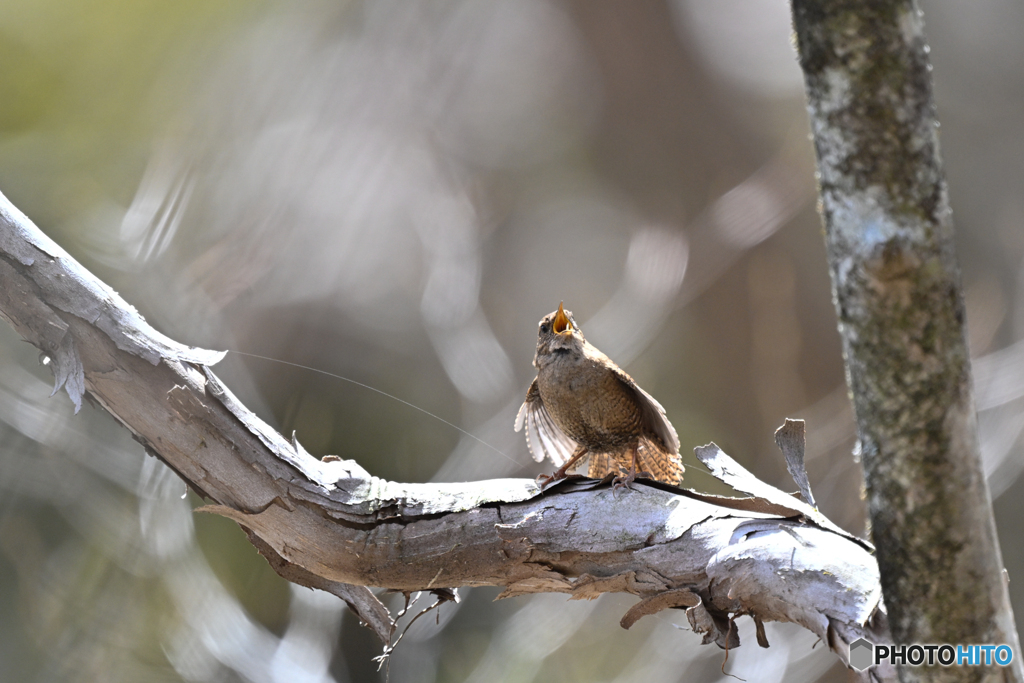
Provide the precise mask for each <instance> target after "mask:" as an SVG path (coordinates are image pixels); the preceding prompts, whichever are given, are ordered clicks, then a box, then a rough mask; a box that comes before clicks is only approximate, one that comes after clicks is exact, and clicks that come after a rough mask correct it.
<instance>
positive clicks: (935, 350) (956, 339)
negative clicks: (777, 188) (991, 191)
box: [793, 0, 1024, 681]
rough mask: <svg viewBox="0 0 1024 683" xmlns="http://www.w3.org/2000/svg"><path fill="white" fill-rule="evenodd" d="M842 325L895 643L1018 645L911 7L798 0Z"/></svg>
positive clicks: (922, 53)
mask: <svg viewBox="0 0 1024 683" xmlns="http://www.w3.org/2000/svg"><path fill="white" fill-rule="evenodd" d="M793 21H794V26H795V29H796V35H797V41H798V47H799V53H800V64H801V66H802V68H803V71H804V75H805V79H806V85H807V99H808V109H809V111H810V120H811V128H812V130H813V133H814V144H815V149H816V152H817V158H818V170H819V177H820V192H821V209H822V215H823V217H824V222H825V234H826V245H827V249H828V260H829V266H830V269H831V274H832V284H833V288H834V294H835V304H836V310H837V312H838V316H839V329H840V333H841V336H842V340H843V349H844V353H845V357H846V363H847V376H848V380H849V384H850V389H851V393H852V396H853V404H854V409H855V412H856V416H857V429H858V435H859V438H860V448H861V457H862V459H863V464H864V474H865V478H866V482H867V493H868V503H869V508H870V514H871V533H872V536H873V538H874V541H875V544H876V545H877V547H878V558H879V564H880V566H881V574H882V585H883V587H884V591H885V602H886V605H887V607H888V609H889V618H890V621H891V624H892V630H893V635H894V637H895V638H896V640H897V642H900V643H907V644H909V643H1006V644H1009V645H1011V647H1013V649H1014V665H1013V666H1012V667H1008V668H1006V669H996V668H993V669H986V670H982V669H981V668H970V667H951V668H947V669H942V668H940V667H934V668H933V669H932V670H928V669H923V668H916V667H906V668H905V669H904V670H902V671H901V672H900V675H901V679H902V680H919V679H922V680H923V679H927V680H982V679H985V680H1003V677H1004V676H1005V677H1006V679H1008V680H1017V681H1021V680H1024V668H1022V666H1021V651H1020V646H1019V643H1018V639H1017V633H1016V629H1015V627H1014V621H1013V614H1012V610H1011V608H1010V602H1009V596H1008V593H1007V590H1006V585H1005V582H1006V578H1005V576H1004V573H1003V563H1002V559H1001V557H1000V552H999V545H998V541H997V539H996V530H995V524H994V521H993V517H992V510H991V502H990V499H989V494H988V490H987V488H986V484H985V478H984V476H983V472H982V466H981V459H980V455H979V449H978V437H977V433H976V417H975V406H974V400H973V396H972V392H971V380H970V363H969V360H970V359H969V357H968V352H967V345H966V340H965V326H964V307H963V300H962V296H961V292H960V281H959V280H960V278H959V273H958V269H957V263H956V258H955V254H954V249H953V222H952V215H951V212H950V208H949V202H948V198H947V193H946V184H945V180H944V177H943V171H942V164H941V160H940V156H939V143H938V136H937V130H936V129H937V126H938V123H937V120H936V115H935V106H934V102H933V98H932V84H931V73H930V72H931V65H930V62H929V58H928V47H927V44H926V42H925V37H924V32H923V23H922V13H921V11H920V9H919V7H918V5H917V3H916V2H915V1H914V0H888V1H882V2H879V1H869V0H838V1H837V0H793Z"/></svg>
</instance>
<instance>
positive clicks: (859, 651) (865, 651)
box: [850, 638, 875, 671]
mask: <svg viewBox="0 0 1024 683" xmlns="http://www.w3.org/2000/svg"><path fill="white" fill-rule="evenodd" d="M874 658H875V644H874V643H872V642H871V641H870V640H868V639H867V638H858V639H857V640H855V641H853V642H852V643H850V666H852V667H853V668H854V669H856V670H857V671H863V670H864V669H866V668H868V667H869V666H871V664H872V662H873V661H874Z"/></svg>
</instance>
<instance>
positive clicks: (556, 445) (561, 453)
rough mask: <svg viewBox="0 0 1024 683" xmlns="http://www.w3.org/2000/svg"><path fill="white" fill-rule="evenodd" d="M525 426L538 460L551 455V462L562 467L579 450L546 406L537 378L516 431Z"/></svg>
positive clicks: (530, 446) (524, 404)
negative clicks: (541, 396)
mask: <svg viewBox="0 0 1024 683" xmlns="http://www.w3.org/2000/svg"><path fill="white" fill-rule="evenodd" d="M523 425H526V445H527V446H528V447H529V448H530V453H531V454H532V455H533V459H534V460H536V461H537V462H541V461H543V460H544V458H550V459H551V462H553V463H555V465H556V466H558V467H561V466H562V465H563V464H565V462H566V461H567V460H568V459H569V458H570V457H572V454H573V453H574V452H575V451H576V448H577V444H576V442H575V441H573V440H572V439H570V438H569V437H568V436H567V435H566V433H565V432H563V431H562V430H561V429H559V428H558V425H556V424H555V421H554V420H552V419H551V414H550V413H548V409H547V408H545V407H544V402H543V401H542V400H541V398H540V391H539V390H538V389H537V380H533V384H531V385H530V389H529V390H528V391H527V392H526V400H525V401H523V405H522V407H520V408H519V414H518V415H516V431H517V432H518V431H520V430H521V429H522V428H523Z"/></svg>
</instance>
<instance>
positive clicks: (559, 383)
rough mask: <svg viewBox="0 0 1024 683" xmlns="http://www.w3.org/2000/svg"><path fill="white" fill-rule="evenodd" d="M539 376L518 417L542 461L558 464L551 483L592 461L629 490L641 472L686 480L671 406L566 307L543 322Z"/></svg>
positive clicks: (596, 472) (597, 473)
mask: <svg viewBox="0 0 1024 683" xmlns="http://www.w3.org/2000/svg"><path fill="white" fill-rule="evenodd" d="M533 364H534V366H535V367H536V368H537V378H536V379H535V380H533V384H531V385H530V388H529V390H528V391H527V392H526V400H525V401H524V402H523V406H522V407H521V408H520V409H519V414H518V415H517V416H516V425H515V426H516V431H517V432H518V431H519V430H521V429H522V428H523V425H525V426H526V443H527V445H528V446H529V448H530V452H531V453H532V454H533V458H534V460H536V461H537V462H540V461H542V460H543V459H544V458H545V457H548V458H550V459H551V462H553V463H554V464H556V465H558V466H559V467H558V470H557V471H556V472H555V473H554V474H553V475H550V476H548V475H543V476H544V478H545V479H546V481H545V483H547V482H551V481H555V480H557V479H563V478H565V475H566V472H568V471H569V469H570V468H571V467H574V466H575V465H576V464H577V463H579V461H580V460H582V459H583V458H584V457H585V456H589V457H590V467H589V471H588V474H589V476H591V477H593V478H595V479H600V478H603V477H604V476H605V475H606V474H608V473H615V474H616V483H617V484H619V485H626V484H629V483H630V482H632V481H633V480H634V479H635V478H636V476H637V475H638V474H640V475H646V476H649V477H651V478H653V479H657V480H658V481H662V482H665V483H667V484H679V482H680V481H682V479H683V464H682V463H681V462H680V460H679V437H678V436H677V435H676V430H675V428H673V427H672V423H670V422H669V421H668V418H667V417H665V409H664V408H662V407H661V404H660V403H658V402H657V401H655V400H654V398H653V397H652V396H651V395H650V394H648V393H647V392H646V391H644V390H643V389H641V388H640V387H638V386H637V384H636V382H634V381H633V378H632V377H630V376H629V375H627V374H626V373H625V372H623V371H622V369H620V368H619V366H618V365H616V364H615V363H614V362H613V361H612V359H610V358H609V357H608V356H606V355H604V354H603V353H601V352H600V351H598V350H597V349H596V348H595V347H594V345H593V344H591V343H589V342H588V341H587V340H586V339H584V338H583V331H582V330H580V328H579V327H578V326H577V325H576V321H575V320H573V317H572V312H570V311H566V310H565V309H564V308H563V307H562V304H559V305H558V310H557V311H554V312H553V313H549V314H548V315H546V316H544V318H543V319H542V320H541V321H540V330H539V334H538V339H537V354H536V355H535V356H534V358H533Z"/></svg>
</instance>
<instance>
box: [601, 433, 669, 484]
mask: <svg viewBox="0 0 1024 683" xmlns="http://www.w3.org/2000/svg"><path fill="white" fill-rule="evenodd" d="M632 457H633V456H632V453H631V452H630V451H628V450H627V451H626V452H624V453H623V454H622V455H617V456H616V455H608V454H606V453H592V454H591V455H590V467H589V469H588V471H587V476H589V477H591V478H592V479H603V478H604V477H605V476H607V475H608V474H616V475H619V476H625V475H626V474H628V473H629V466H630V464H632V463H631V459H632ZM685 469H686V468H684V467H683V463H682V459H681V458H680V457H679V454H678V453H669V452H668V451H667V450H666V449H665V448H664V447H663V446H661V444H659V443H657V442H656V441H654V440H652V439H647V438H642V439H640V443H639V445H638V446H637V472H647V473H648V474H650V475H651V477H653V478H654V479H656V480H657V481H660V482H664V483H666V484H672V485H673V486H678V485H679V484H680V482H682V481H683V472H684V471H685Z"/></svg>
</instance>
